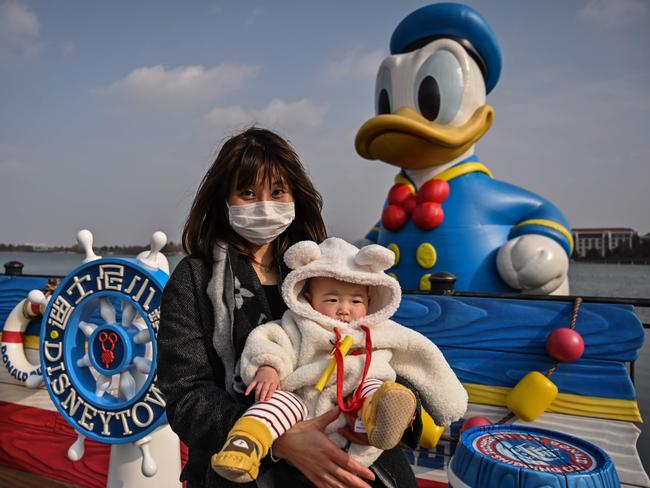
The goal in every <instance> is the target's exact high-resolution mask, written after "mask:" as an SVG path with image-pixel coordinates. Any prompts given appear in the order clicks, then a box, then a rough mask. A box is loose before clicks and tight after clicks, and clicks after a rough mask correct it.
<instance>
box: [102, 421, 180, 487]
mask: <svg viewBox="0 0 650 488" xmlns="http://www.w3.org/2000/svg"><path fill="white" fill-rule="evenodd" d="M150 437H151V442H150V443H148V445H147V446H146V447H144V449H143V447H142V446H136V445H135V444H138V443H129V444H113V445H112V446H111V460H110V463H109V466H108V480H107V481H106V487H107V488H126V487H131V486H137V487H138V488H172V487H173V488H178V487H180V486H181V483H180V481H178V479H179V477H180V475H181V448H180V441H179V439H178V436H176V434H174V432H173V431H172V429H171V428H170V427H169V425H167V424H165V425H164V426H163V427H160V428H159V429H157V430H155V431H154V432H153V433H151V434H150ZM143 455H146V457H145V458H144V463H143ZM151 458H152V459H153V462H154V463H155V464H154V465H153V467H152V465H151V461H152V459H151ZM143 471H144V472H147V474H151V473H152V472H154V474H153V475H152V476H145V474H143Z"/></svg>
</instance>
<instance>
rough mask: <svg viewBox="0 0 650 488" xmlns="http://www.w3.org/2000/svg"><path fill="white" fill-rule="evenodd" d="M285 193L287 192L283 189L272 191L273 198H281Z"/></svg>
mask: <svg viewBox="0 0 650 488" xmlns="http://www.w3.org/2000/svg"><path fill="white" fill-rule="evenodd" d="M286 193H287V191H286V190H285V189H284V188H276V189H275V190H273V196H275V197H281V196H283V195H285V194H286Z"/></svg>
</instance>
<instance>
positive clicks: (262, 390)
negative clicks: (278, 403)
mask: <svg viewBox="0 0 650 488" xmlns="http://www.w3.org/2000/svg"><path fill="white" fill-rule="evenodd" d="M279 386H280V376H278V372H277V371H276V370H275V368H272V367H271V366H260V367H259V369H258V370H257V373H255V378H253V381H251V384H250V385H248V388H246V393H245V394H246V395H248V394H249V393H250V392H251V391H253V389H254V390H255V401H256V402H261V401H266V400H270V399H271V397H272V396H273V393H275V390H277V389H278V387H279Z"/></svg>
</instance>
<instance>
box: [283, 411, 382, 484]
mask: <svg viewBox="0 0 650 488" xmlns="http://www.w3.org/2000/svg"><path fill="white" fill-rule="evenodd" d="M338 416H339V410H338V408H335V409H333V410H330V411H329V412H326V413H324V414H323V415H321V416H320V417H316V418H313V419H310V420H305V421H303V422H298V423H297V424H296V425H294V426H293V427H292V428H291V429H290V430H288V431H287V432H285V433H284V434H283V435H282V436H281V437H279V438H278V439H277V440H276V441H275V442H274V443H273V454H274V455H275V456H278V457H281V458H284V459H286V460H287V461H289V462H290V463H291V464H293V465H294V466H295V467H296V468H298V469H299V470H300V472H302V474H304V475H305V476H306V477H307V479H309V481H311V482H312V483H314V484H315V485H316V486H317V487H318V488H343V487H352V488H370V487H369V485H368V484H367V483H365V482H364V481H363V480H362V479H361V478H365V479H367V480H374V479H375V475H374V474H373V473H372V471H370V470H369V469H368V468H366V467H365V466H363V465H362V464H360V463H358V462H357V461H355V460H354V459H352V458H351V457H350V455H349V454H348V453H346V452H344V451H343V450H342V449H340V448H339V447H338V446H337V445H336V444H334V443H333V442H332V441H331V440H330V439H329V438H328V437H327V436H326V435H325V432H324V430H325V427H327V425H329V424H330V423H331V422H333V421H335V420H336V419H337V417H338Z"/></svg>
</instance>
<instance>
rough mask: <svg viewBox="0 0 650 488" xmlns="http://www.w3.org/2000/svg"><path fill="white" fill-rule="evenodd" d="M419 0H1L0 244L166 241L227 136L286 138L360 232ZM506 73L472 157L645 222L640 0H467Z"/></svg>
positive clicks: (344, 225) (649, 171) (381, 186)
mask: <svg viewBox="0 0 650 488" xmlns="http://www.w3.org/2000/svg"><path fill="white" fill-rule="evenodd" d="M427 3H429V2H422V1H411V0H401V1H399V2H395V1H390V0H381V1H379V0H378V1H371V0H364V1H355V2H347V1H340V2H334V1H332V2H329V1H327V2H314V1H295V2H289V1H275V2H271V1H254V2H249V1H243V0H242V1H234V0H233V1H200V0H196V1H192V2H175V1H155V2H154V1H139V2H127V1H117V0H116V1H111V2H88V1H82V0H77V1H73V0H67V1H64V0H62V1H58V2H52V1H48V0H41V1H17V0H0V242H4V243H25V242H29V243H47V244H55V245H70V244H72V243H74V240H75V236H76V233H77V231H78V230H79V229H82V228H88V229H90V230H92V231H93V233H94V235H95V242H96V243H98V244H105V245H109V244H144V243H146V242H148V240H149V237H150V235H151V233H152V232H153V231H155V230H162V231H164V232H166V233H167V235H168V236H169V238H170V239H171V240H173V241H176V242H178V240H179V239H180V235H181V230H182V226H183V223H184V220H185V218H186V216H187V211H188V209H189V206H190V205H191V202H192V199H193V197H194V194H195V192H196V189H197V186H198V184H199V182H200V180H201V178H202V177H203V175H204V174H205V172H206V170H207V169H208V167H209V166H210V165H211V164H212V162H213V160H214V157H215V156H216V153H217V151H218V149H219V147H220V145H221V144H222V142H223V140H224V138H226V137H228V136H229V135H231V134H233V133H234V132H236V131H237V130H240V129H241V128H243V127H246V126H248V125H251V124H253V123H257V124H258V125H260V126H264V127H268V128H271V129H273V130H276V131H277V132H279V133H280V134H282V135H283V136H285V137H286V138H288V139H289V140H290V141H291V143H292V144H293V145H294V147H295V148H296V150H297V152H298V154H299V155H300V157H301V159H302V161H303V163H304V165H305V167H306V168H307V170H308V172H309V174H310V176H311V178H312V180H313V182H314V184H315V186H316V187H317V188H318V189H319V191H320V192H321V193H322V195H323V199H324V202H325V205H324V217H325V221H326V224H327V227H328V231H329V233H330V235H338V236H342V237H344V238H347V239H349V240H356V239H357V238H359V237H362V236H363V235H364V234H365V233H366V231H367V230H368V229H369V228H370V227H371V226H372V225H373V224H374V223H375V222H376V221H377V219H378V217H379V215H380V212H381V208H382V205H383V201H384V199H385V196H386V193H387V191H388V189H389V188H390V186H391V185H392V182H393V176H394V175H395V173H396V171H397V169H396V168H395V167H392V166H389V165H387V164H385V163H382V162H379V161H367V160H364V159H362V158H361V157H360V156H358V155H357V154H356V152H355V150H354V137H355V134H356V132H357V130H358V128H359V127H360V126H361V125H362V124H363V123H364V122H365V121H366V120H367V119H369V118H371V117H372V116H373V115H374V113H373V111H374V108H373V107H374V101H373V97H374V84H375V76H376V73H377V68H378V66H379V63H380V62H381V60H382V59H383V58H384V57H385V56H387V55H388V44H389V40H390V36H391V34H392V32H393V30H394V28H395V27H396V26H397V24H398V23H399V21H400V20H402V19H403V18H404V17H405V16H406V15H407V14H409V13H410V12H411V11H413V10H415V9H416V8H418V7H420V6H423V5H426V4H427ZM466 3H467V4H468V5H471V6H472V7H474V8H476V9H477V10H478V11H479V12H480V13H481V14H482V15H483V16H484V17H485V18H486V20H487V21H488V23H489V24H490V25H491V26H492V29H493V30H494V31H495V33H496V35H497V38H498V40H499V43H500V46H501V50H502V55H503V71H502V73H501V79H500V81H499V83H498V85H497V86H496V88H495V89H494V90H493V91H492V92H491V93H490V94H489V95H488V103H490V104H491V105H492V106H493V107H494V109H495V121H494V125H493V126H492V128H491V129H490V131H489V132H488V133H487V134H486V135H485V136H484V137H483V138H482V139H481V140H480V141H478V143H477V145H476V153H477V154H478V156H479V157H480V158H481V160H482V161H483V163H484V164H486V165H487V166H488V167H489V168H490V169H491V170H492V172H493V173H494V175H495V177H497V178H499V179H503V180H505V181H508V182H510V183H514V184H516V185H519V186H522V187H524V188H527V189H528V190H531V191H533V192H535V193H538V194H540V195H542V196H544V197H546V198H548V199H549V200H551V201H552V202H553V203H555V204H556V205H557V206H558V207H559V208H560V209H561V210H562V211H563V212H564V214H565V215H566V216H567V218H568V219H569V222H570V223H571V225H572V226H573V227H605V226H623V227H632V228H635V229H636V230H638V231H639V232H640V233H643V234H645V233H647V232H650V191H648V186H649V185H650V162H649V161H648V160H649V159H650V158H649V156H650V130H649V129H650V123H649V117H650V96H648V91H649V89H650V29H648V28H647V26H648V24H650V1H648V0H566V1H554V2H539V1H533V0H529V1H517V0H512V1H506V0H489V1H488V0H485V1H478V0H477V1H467V2H466Z"/></svg>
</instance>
